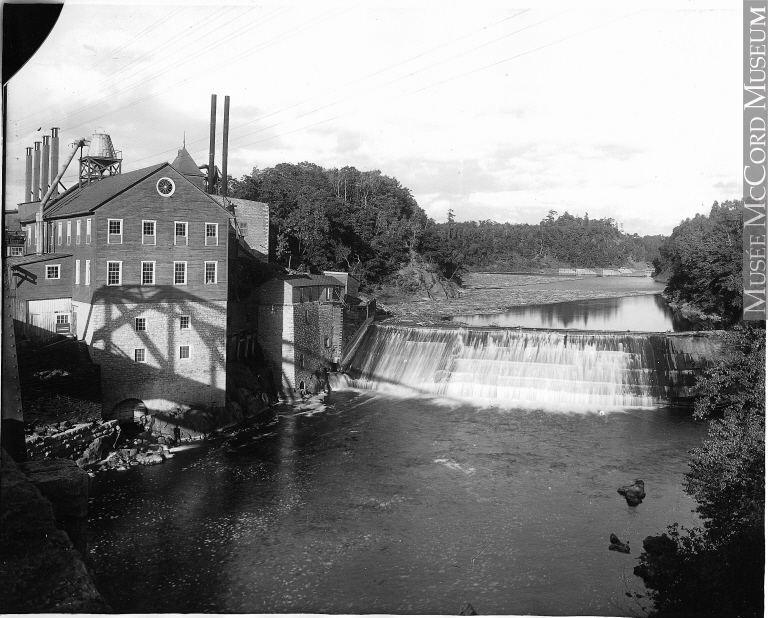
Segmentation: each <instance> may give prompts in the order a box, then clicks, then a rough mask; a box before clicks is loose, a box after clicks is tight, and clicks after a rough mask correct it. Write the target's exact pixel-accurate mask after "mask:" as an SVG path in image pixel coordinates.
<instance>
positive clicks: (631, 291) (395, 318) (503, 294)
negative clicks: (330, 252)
mask: <svg viewBox="0 0 768 618" xmlns="http://www.w3.org/2000/svg"><path fill="white" fill-rule="evenodd" d="M496 275H502V276H503V277H504V278H505V281H503V282H499V281H495V280H494V276H496ZM515 275H516V276H517V277H519V279H517V280H512V281H510V280H508V279H507V277H510V276H511V275H506V274H503V273H468V274H467V276H466V277H465V284H464V287H463V288H462V289H461V290H460V292H459V296H458V298H432V299H431V298H428V297H426V295H425V296H422V297H420V298H411V299H397V300H394V299H393V300H392V301H390V302H387V301H386V300H383V301H381V302H380V303H379V304H380V306H382V308H383V309H385V310H386V311H387V312H388V313H389V314H390V315H389V317H387V318H386V319H385V320H384V321H385V322H386V323H395V322H397V323H414V322H423V323H443V324H445V322H446V321H448V320H450V319H452V318H453V317H454V316H457V315H474V314H485V315H490V314H496V313H499V314H500V313H506V312H507V311H509V310H510V309H511V308H513V307H521V306H528V305H550V304H554V303H561V302H570V301H581V300H593V299H602V298H620V297H624V296H644V295H649V294H650V295H657V294H661V292H662V288H660V287H659V285H660V284H659V283H658V282H655V281H653V280H652V279H649V278H647V277H594V276H586V277H584V276H573V275H541V274H538V275H522V274H519V273H515ZM610 280H615V283H616V284H617V285H618V286H620V288H623V289H589V288H591V287H598V288H606V287H607V288H611V287H613V286H612V285H611V284H610V283H609V281H610ZM570 281H574V282H576V281H584V282H585V289H568V288H569V287H572V286H571V285H568V284H567V282H570ZM619 281H621V283H620V284H619ZM632 281H636V282H637V284H636V285H632V283H631V282H632ZM500 283H503V284H506V285H500ZM550 284H558V285H555V286H553V287H548V286H549V285H550ZM559 284H566V285H564V286H563V287H560V285H559ZM590 284H591V285H590ZM654 284H656V285H654ZM534 288H538V289H534Z"/></svg>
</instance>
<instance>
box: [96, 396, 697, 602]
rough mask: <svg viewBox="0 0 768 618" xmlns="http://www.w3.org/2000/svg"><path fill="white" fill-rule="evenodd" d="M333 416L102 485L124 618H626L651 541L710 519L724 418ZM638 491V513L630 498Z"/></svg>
mask: <svg viewBox="0 0 768 618" xmlns="http://www.w3.org/2000/svg"><path fill="white" fill-rule="evenodd" d="M329 403H330V405H329V407H328V408H327V409H326V410H317V411H315V412H312V413H306V414H305V413H299V414H297V413H295V412H292V413H291V412H288V411H286V412H285V413H284V414H283V415H282V416H281V417H280V419H279V422H278V423H277V424H275V425H274V426H272V427H271V428H270V429H269V431H268V432H267V433H264V432H263V431H262V432H260V431H256V430H243V431H241V432H240V433H239V434H238V435H236V436H235V437H233V438H229V439H227V440H226V441H223V442H222V441H219V442H216V443H209V444H206V445H204V446H203V448H200V449H196V450H189V451H183V452H179V453H178V454H177V455H176V457H174V459H172V460H170V461H169V462H167V463H166V464H164V465H162V466H155V467H138V468H133V469H130V470H128V471H126V472H110V473H104V474H100V475H98V476H97V477H96V478H95V479H94V484H93V486H92V490H91V505H90V512H89V517H90V526H91V527H90V542H91V548H92V550H91V556H92V557H93V559H94V561H95V567H96V573H97V584H98V586H99V589H100V591H102V593H103V594H104V596H105V598H106V599H107V601H108V602H109V603H110V604H111V606H112V607H113V609H114V610H115V611H116V612H119V613H140V612H161V613H162V612H221V613H400V614H403V613H405V614H423V613H428V614H442V615H445V614H454V615H455V614H458V613H459V611H460V610H461V609H462V607H463V606H464V604H465V603H467V602H469V603H472V605H473V606H474V607H475V608H476V610H477V611H478V613H480V614H486V615H487V614H516V615H525V614H539V615H580V614H582V615H611V616H612V615H620V614H621V613H623V612H620V611H619V609H617V607H616V606H615V605H614V603H617V604H619V607H621V603H622V601H623V600H624V599H625V598H626V597H625V596H624V593H625V591H626V589H625V582H624V580H625V579H626V580H627V582H629V584H630V585H631V586H632V587H633V588H634V589H636V590H639V591H642V588H641V582H640V580H638V579H637V578H635V577H634V576H633V575H632V568H633V567H634V566H635V564H636V563H637V557H638V555H639V553H640V551H641V548H642V539H643V538H645V537H646V536H648V535H650V534H658V533H660V532H662V531H664V529H665V528H666V526H667V525H668V524H670V523H672V522H676V521H677V522H680V523H681V524H683V525H686V526H691V525H693V524H695V519H694V517H695V516H694V515H693V514H692V513H691V509H692V508H694V504H693V502H692V501H691V500H690V499H689V498H688V497H687V496H686V495H685V494H684V492H683V491H682V480H683V474H684V473H685V471H686V469H687V459H688V455H687V452H688V450H690V449H691V448H693V447H695V446H697V445H698V444H700V442H701V439H702V437H703V436H704V435H705V431H706V425H705V424H703V423H697V422H695V421H693V420H692V418H691V417H690V415H689V414H683V413H676V412H672V411H669V410H644V411H631V412H616V413H607V414H605V415H598V414H572V413H549V412H543V411H537V410H531V411H523V410H514V409H513V410H500V409H498V408H495V407H488V408H482V409H479V408H477V407H473V406H470V405H457V406H445V405H438V404H436V403H434V402H431V401H429V400H426V399H419V398H415V399H393V398H388V397H386V396H383V395H382V394H379V393H360V392H345V393H337V392H334V393H333V394H332V395H331V397H330V400H329ZM635 478H642V479H644V480H645V483H646V492H647V498H646V500H645V501H644V502H643V504H642V505H640V506H638V507H634V508H632V507H628V506H627V504H626V502H625V501H624V500H623V499H622V497H621V496H619V495H618V494H617V493H616V489H617V488H618V487H620V486H622V485H625V484H627V483H628V482H630V481H632V480H633V479H635ZM611 533H615V534H617V535H618V536H619V537H620V538H621V539H622V540H626V541H628V542H629V544H630V547H631V548H632V553H631V554H629V555H625V554H618V553H616V552H611V551H608V545H609V535H610V534H611ZM617 612H618V613H617Z"/></svg>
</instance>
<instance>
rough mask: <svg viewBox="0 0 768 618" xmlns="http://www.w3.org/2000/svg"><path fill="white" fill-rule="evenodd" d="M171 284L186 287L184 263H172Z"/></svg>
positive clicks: (185, 267) (185, 264) (185, 266)
mask: <svg viewBox="0 0 768 618" xmlns="http://www.w3.org/2000/svg"><path fill="white" fill-rule="evenodd" d="M173 284H174V285H187V263H186V262H174V263H173Z"/></svg>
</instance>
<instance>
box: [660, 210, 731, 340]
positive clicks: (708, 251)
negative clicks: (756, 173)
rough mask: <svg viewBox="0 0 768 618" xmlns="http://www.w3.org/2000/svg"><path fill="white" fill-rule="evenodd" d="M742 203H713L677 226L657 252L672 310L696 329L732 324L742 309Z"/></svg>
mask: <svg viewBox="0 0 768 618" xmlns="http://www.w3.org/2000/svg"><path fill="white" fill-rule="evenodd" d="M741 209H742V202H741V201H740V200H734V201H726V202H723V203H722V204H718V203H717V202H715V203H714V205H713V206H712V210H711V211H710V213H709V216H707V215H696V216H695V217H694V218H693V219H686V220H685V221H683V222H682V223H680V225H678V226H677V227H676V228H675V229H674V231H673V232H672V235H671V236H670V237H669V238H667V239H666V240H665V241H664V242H663V243H662V244H661V248H660V261H659V263H658V266H659V268H660V269H661V270H663V271H665V272H666V273H668V275H669V281H668V286H667V294H668V295H669V300H670V301H671V302H672V304H673V306H675V307H677V308H678V309H680V310H682V311H683V312H684V313H685V314H686V317H687V318H688V319H694V320H695V321H697V322H698V325H699V326H700V327H707V326H715V327H721V326H723V325H726V326H727V325H732V324H734V323H736V322H737V321H738V319H739V318H740V316H741V308H742V273H741V266H742V255H741V248H742V241H741V238H742V225H741Z"/></svg>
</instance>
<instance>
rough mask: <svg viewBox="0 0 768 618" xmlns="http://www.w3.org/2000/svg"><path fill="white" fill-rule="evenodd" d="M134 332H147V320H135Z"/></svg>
mask: <svg viewBox="0 0 768 618" xmlns="http://www.w3.org/2000/svg"><path fill="white" fill-rule="evenodd" d="M133 330H135V331H136V332H137V333H138V332H140V331H146V330H147V318H134V319H133Z"/></svg>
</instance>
